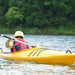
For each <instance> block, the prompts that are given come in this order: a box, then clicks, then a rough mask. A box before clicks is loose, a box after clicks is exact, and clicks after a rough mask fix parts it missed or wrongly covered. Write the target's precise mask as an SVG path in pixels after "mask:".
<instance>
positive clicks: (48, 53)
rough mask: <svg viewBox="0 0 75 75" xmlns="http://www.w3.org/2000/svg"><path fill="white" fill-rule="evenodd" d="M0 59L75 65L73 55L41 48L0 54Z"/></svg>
mask: <svg viewBox="0 0 75 75" xmlns="http://www.w3.org/2000/svg"><path fill="white" fill-rule="evenodd" d="M0 57H1V58H3V59H7V60H24V61H30V62H31V61H34V62H36V63H41V64H63V65H73V64H74V63H75V54H70V53H65V52H61V51H54V50H48V49H43V48H32V49H27V50H22V51H18V52H14V53H8V54H5V53H0Z"/></svg>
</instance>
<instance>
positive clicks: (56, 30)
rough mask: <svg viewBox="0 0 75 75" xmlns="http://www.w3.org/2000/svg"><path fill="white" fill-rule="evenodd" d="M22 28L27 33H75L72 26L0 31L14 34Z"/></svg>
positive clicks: (1, 29) (4, 29)
mask: <svg viewBox="0 0 75 75" xmlns="http://www.w3.org/2000/svg"><path fill="white" fill-rule="evenodd" d="M17 30H21V31H23V32H24V34H27V35H75V29H74V28H73V29H70V28H63V27H59V28H20V27H19V28H15V29H8V28H0V33H3V34H14V33H15V31H17Z"/></svg>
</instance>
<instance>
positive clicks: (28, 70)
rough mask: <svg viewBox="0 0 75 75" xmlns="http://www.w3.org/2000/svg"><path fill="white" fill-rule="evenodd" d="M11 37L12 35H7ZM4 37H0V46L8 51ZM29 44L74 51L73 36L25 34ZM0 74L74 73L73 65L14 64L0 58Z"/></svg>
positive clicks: (70, 74)
mask: <svg viewBox="0 0 75 75" xmlns="http://www.w3.org/2000/svg"><path fill="white" fill-rule="evenodd" d="M7 36H10V37H13V36H14V35H9V34H8V35H7ZM6 40H7V39H6V38H4V37H0V48H2V49H3V51H7V52H9V51H10V50H8V49H7V48H6V47H5V42H6ZM25 40H26V41H28V42H29V44H30V45H35V44H37V45H39V46H42V47H44V48H48V49H52V50H59V51H64V52H66V50H71V52H72V53H75V36H56V35H51V36H50V35H25ZM0 75H75V67H69V66H58V65H45V64H35V63H30V62H25V64H15V63H14V62H13V61H9V60H4V59H0Z"/></svg>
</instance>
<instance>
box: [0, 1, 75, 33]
mask: <svg viewBox="0 0 75 75" xmlns="http://www.w3.org/2000/svg"><path fill="white" fill-rule="evenodd" d="M74 20H75V1H74V0H0V27H1V28H4V27H6V28H8V29H14V28H16V29H14V31H15V30H18V29H20V30H23V31H24V29H25V28H31V29H32V28H34V29H33V30H31V31H32V32H33V33H35V32H34V31H36V30H37V31H38V32H39V33H43V32H47V34H51V33H50V32H53V33H54V34H56V33H58V32H59V33H58V34H62V33H63V32H64V31H65V30H64V29H63V28H64V27H65V28H70V29H72V28H74V27H75V21H74ZM46 28H47V29H48V31H47V29H46ZM49 28H50V32H49ZM51 28H52V29H51ZM38 29H44V30H42V31H43V32H42V31H41V32H40V30H38ZM53 29H58V30H59V31H56V30H54V31H53ZM61 29H62V30H61ZM55 31H56V32H55ZM11 32H13V30H11ZM70 32H71V31H70ZM36 33H37V32H36Z"/></svg>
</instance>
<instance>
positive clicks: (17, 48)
mask: <svg viewBox="0 0 75 75" xmlns="http://www.w3.org/2000/svg"><path fill="white" fill-rule="evenodd" d="M19 41H22V42H24V43H25V44H24V43H20V42H17V41H15V42H14V46H13V48H12V49H11V52H17V51H20V50H25V49H29V46H28V45H27V42H26V41H24V40H19Z"/></svg>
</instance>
